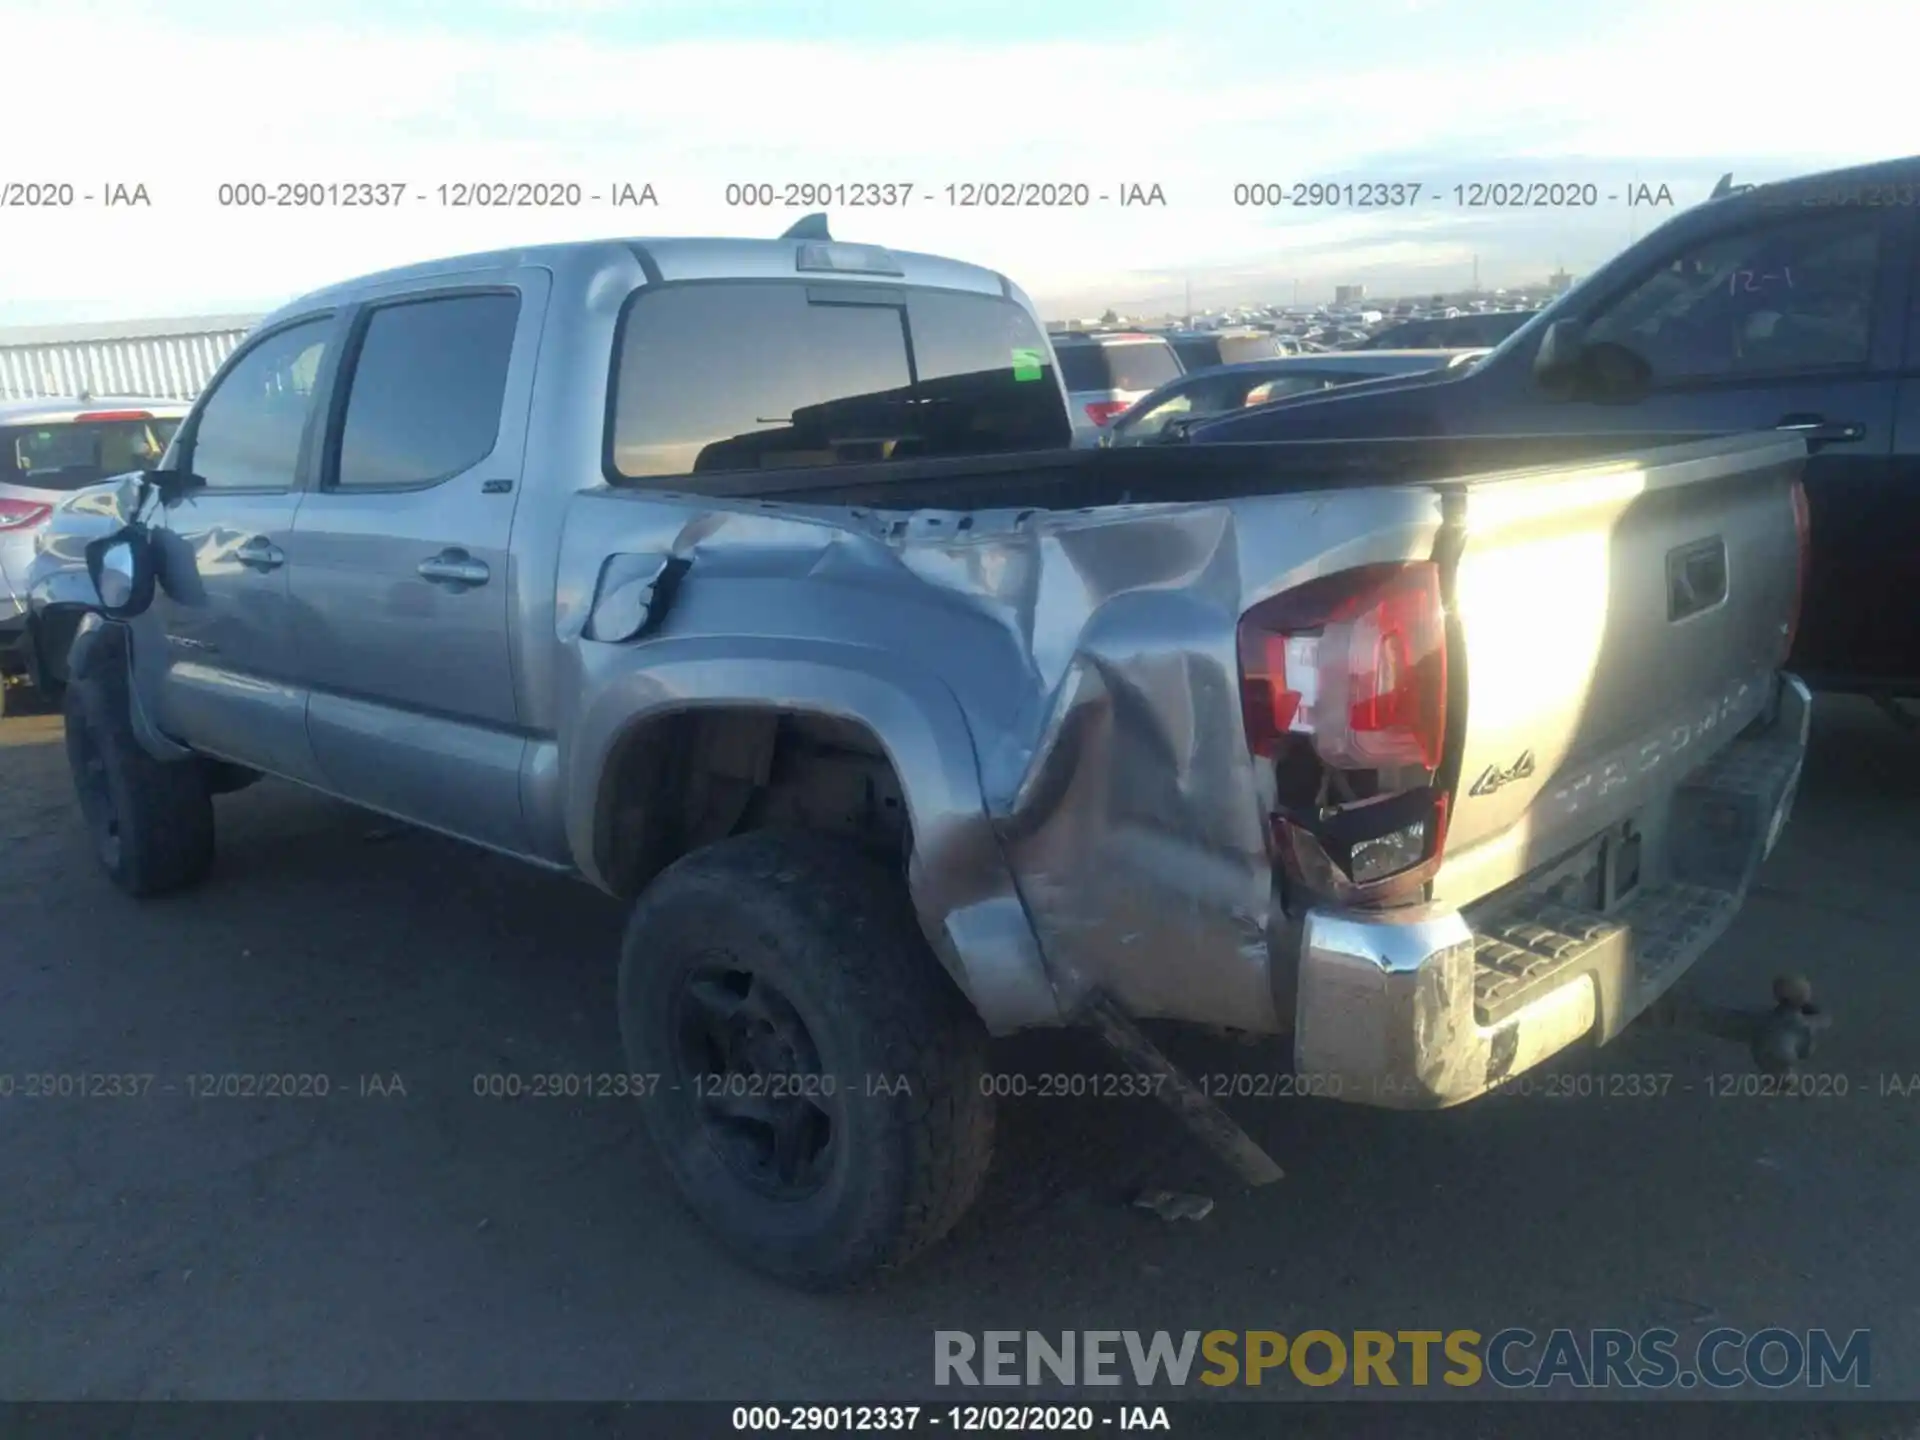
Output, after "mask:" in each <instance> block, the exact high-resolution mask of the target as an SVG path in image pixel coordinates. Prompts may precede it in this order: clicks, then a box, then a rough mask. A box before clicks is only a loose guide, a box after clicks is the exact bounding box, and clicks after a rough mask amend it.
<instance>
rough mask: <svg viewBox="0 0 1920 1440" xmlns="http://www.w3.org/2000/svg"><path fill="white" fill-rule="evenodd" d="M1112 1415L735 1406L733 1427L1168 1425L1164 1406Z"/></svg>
mask: <svg viewBox="0 0 1920 1440" xmlns="http://www.w3.org/2000/svg"><path fill="white" fill-rule="evenodd" d="M1118 1421H1119V1423H1118V1424H1117V1425H1116V1424H1115V1423H1114V1422H1115V1417H1113V1416H1103V1415H1101V1414H1100V1413H1098V1412H1097V1411H1096V1410H1095V1409H1094V1407H1093V1406H1091V1405H949V1406H947V1407H946V1408H944V1409H929V1408H927V1407H926V1406H923V1405H736V1406H734V1407H733V1428H734V1429H735V1430H736V1431H741V1432H745V1433H755V1432H758V1433H762V1434H765V1433H779V1434H805V1433H808V1432H818V1433H825V1434H844V1433H846V1432H848V1431H876V1432H885V1431H909V1430H918V1429H920V1428H921V1427H922V1426H923V1425H924V1426H926V1427H927V1428H928V1429H931V1430H945V1431H950V1432H955V1433H959V1434H981V1433H984V1434H1010V1435H1030V1434H1034V1433H1036V1432H1053V1431H1066V1432H1091V1431H1096V1430H1102V1429H1120V1430H1170V1429H1172V1428H1173V1427H1172V1426H1171V1424H1169V1423H1168V1420H1167V1416H1166V1409H1165V1407H1163V1406H1151V1407H1149V1406H1144V1405H1135V1406H1126V1407H1122V1408H1121V1409H1120V1410H1119V1412H1118Z"/></svg>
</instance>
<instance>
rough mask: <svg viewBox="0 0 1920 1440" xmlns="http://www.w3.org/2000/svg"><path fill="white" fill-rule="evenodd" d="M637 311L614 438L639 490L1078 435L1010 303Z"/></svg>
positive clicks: (716, 302) (662, 295) (734, 294)
mask: <svg viewBox="0 0 1920 1440" xmlns="http://www.w3.org/2000/svg"><path fill="white" fill-rule="evenodd" d="M875 302H878V303H875ZM627 303H628V311H627V315H626V318H625V323H624V325H623V327H622V333H621V340H620V349H619V354H618V357H617V360H616V364H615V373H614V382H613V414H612V422H611V428H610V433H609V437H608V442H609V450H610V455H609V461H610V464H611V467H612V470H613V472H614V473H615V474H616V475H618V476H621V477H623V478H626V479H633V480H639V479H648V478H653V477H659V476H670V475H690V474H706V473H710V472H715V471H737V470H759V469H769V468H785V467H792V466H817V465H850V464H860V463H867V462H873V461H882V460H909V459H926V458H931V457H938V456H955V455H981V454H992V453H997V452H1002V451H1009V450H1025V449H1054V448H1058V447H1060V446H1063V445H1065V444H1067V443H1068V441H1069V439H1070V438H1071V431H1070V428H1069V424H1068V421H1067V416H1066V411H1065V407H1064V406H1063V405H1062V403H1061V399H1060V389H1059V381H1058V379H1057V377H1056V376H1055V373H1054V369H1053V366H1052V364H1051V363H1050V362H1049V359H1048V351H1047V344H1046V340H1045V339H1044V337H1043V336H1042V335H1041V334H1040V331H1039V329H1038V327H1036V326H1035V325H1034V323H1033V321H1032V319H1031V318H1030V317H1029V316H1028V315H1027V313H1026V311H1025V310H1023V309H1021V308H1020V307H1019V306H1018V305H1016V304H1014V303H1013V302H1012V301H1009V300H1004V299H1001V298H999V297H997V296H988V295H970V294H962V293H956V292H950V291H935V290H922V289H914V288H908V287H897V288H896V287H878V286H866V285H845V284H840V285H835V284H805V283H794V282H785V281H765V282H746V281H742V282H727V283H722V284H712V285H679V286H668V287H664V288H659V289H643V290H639V291H636V292H635V294H634V296H633V297H632V299H630V300H629V301H628V302H627ZM909 338H911V344H909Z"/></svg>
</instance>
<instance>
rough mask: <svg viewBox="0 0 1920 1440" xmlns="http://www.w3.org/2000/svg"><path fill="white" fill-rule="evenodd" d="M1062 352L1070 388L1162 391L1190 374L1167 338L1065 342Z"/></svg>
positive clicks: (1061, 358)
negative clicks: (1161, 388)
mask: <svg viewBox="0 0 1920 1440" xmlns="http://www.w3.org/2000/svg"><path fill="white" fill-rule="evenodd" d="M1059 355H1060V373H1061V375H1062V376H1064V377H1065V379H1066V382H1067V389H1069V390H1158V389H1159V388H1160V387H1161V386H1162V385H1164V384H1166V383H1167V381H1169V380H1177V379H1178V378H1179V377H1180V376H1182V375H1184V374H1186V367H1185V366H1184V365H1182V364H1181V363H1180V357H1179V356H1178V355H1176V354H1175V353H1174V349H1173V346H1171V345H1170V344H1168V343H1167V342H1166V341H1165V340H1123V341H1119V342H1116V343H1113V344H1107V345H1101V344H1092V345H1089V344H1079V345H1063V346H1061V347H1060V349H1059Z"/></svg>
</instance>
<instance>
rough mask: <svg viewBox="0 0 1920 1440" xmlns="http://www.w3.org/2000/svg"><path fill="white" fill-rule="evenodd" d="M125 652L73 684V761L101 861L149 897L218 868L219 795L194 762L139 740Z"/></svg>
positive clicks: (69, 731) (69, 714) (116, 878)
mask: <svg viewBox="0 0 1920 1440" xmlns="http://www.w3.org/2000/svg"><path fill="white" fill-rule="evenodd" d="M125 664H126V662H125V658H124V654H123V653H121V652H119V651H118V650H117V649H116V650H115V651H114V652H112V653H107V654H102V655H101V656H100V657H99V658H98V660H97V661H96V662H95V663H94V664H93V665H92V666H90V667H89V668H88V670H87V673H86V674H84V675H79V676H75V677H74V678H73V679H72V680H70V681H69V682H68V684H67V686H66V695H65V705H64V709H65V713H66V735H67V764H68V766H69V768H70V769H71V770H72V772H73V788H74V791H75V794H76V795H77V796H78V797H79V800H80V812H81V815H82V817H83V819H84V820H85V822H86V827H87V834H88V837H89V838H90V839H91V840H92V842H93V849H94V854H95V856H96V857H97V858H98V859H99V861H100V865H101V868H102V869H104V870H105V871H106V872H107V875H108V877H109V878H110V879H111V880H112V881H113V883H114V884H116V885H118V886H119V887H120V888H121V889H122V890H124V891H126V892H127V893H128V894H129V895H133V896H136V897H138V898H141V899H145V898H147V897H148V896H153V895H164V894H166V893H168V892H169V891H173V890H183V889H185V888H187V887H188V886H190V885H194V884H197V883H198V882H199V881H200V880H202V879H204V878H205V877H206V874H207V871H208V870H209V869H210V868H211V867H212V865H213V798H212V796H211V795H209V794H208V791H207V783H206V777H205V774H204V772H203V771H202V770H201V768H200V766H199V765H198V764H196V763H194V762H192V761H180V762H177V763H167V762H163V761H160V760H156V759H154V758H153V757H152V756H151V755H149V754H148V753H147V752H146V751H145V750H143V749H141V747H140V742H139V741H138V740H137V739H135V738H134V734H133V723H132V719H131V712H130V711H129V708H128V696H127V675H126V668H125Z"/></svg>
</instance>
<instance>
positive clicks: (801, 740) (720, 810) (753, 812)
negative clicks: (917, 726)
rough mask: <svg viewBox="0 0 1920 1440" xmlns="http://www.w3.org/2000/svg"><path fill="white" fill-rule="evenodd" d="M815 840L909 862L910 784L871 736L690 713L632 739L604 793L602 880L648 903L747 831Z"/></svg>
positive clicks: (650, 724)
mask: <svg viewBox="0 0 1920 1440" xmlns="http://www.w3.org/2000/svg"><path fill="white" fill-rule="evenodd" d="M766 829H785V830H810V831H814V832H817V833H820V834H825V835H832V836H835V837H838V838H841V839H845V840H850V841H852V842H854V843H855V844H857V845H859V846H860V847H861V848H862V849H865V850H868V851H870V852H872V853H873V854H875V855H876V856H880V857H882V858H886V859H889V860H898V861H901V862H904V860H905V858H906V856H907V854H908V853H909V852H910V850H911V848H912V834H911V825H910V823H909V820H908V816H907V805H906V797H905V794H904V792H903V791H902V790H901V787H900V777H899V774H898V772H897V771H896V770H895V769H894V767H893V762H892V760H891V759H890V758H889V757H888V755H887V753H886V750H885V748H884V747H883V746H882V745H881V744H880V741H879V739H878V738H877V737H876V736H875V735H874V734H873V732H872V731H871V730H869V729H867V728H866V727H865V726H864V725H861V724H858V723H857V722H854V721H850V720H842V719H838V718H836V717H833V716H827V715H816V714H810V713H805V712H783V711H777V710H767V709H759V708H747V707H742V708H714V709H706V708H703V709H697V710H681V711H676V712H674V713H672V714H669V715H662V716H660V717H658V718H656V719H653V720H649V721H647V722H645V723H644V724H642V725H641V726H639V727H638V728H637V729H636V730H635V731H634V732H633V733H632V734H629V735H627V736H626V737H624V738H623V739H622V740H621V742H620V744H619V745H618V746H617V747H616V749H615V751H614V753H613V757H612V759H611V761H610V763H609V764H608V767H607V772H606V775H605V777H604V778H603V779H602V782H601V788H600V800H599V805H598V807H597V820H596V828H595V835H594V847H595V859H596V860H597V861H598V863H599V868H600V873H601V875H602V876H603V877H604V878H605V879H606V881H607V883H608V884H609V886H611V887H612V889H613V890H614V892H615V893H616V894H618V895H623V896H633V895H637V894H639V893H640V891H641V890H642V889H644V888H645V887H646V885H647V882H648V881H650V880H651V879H652V878H653V877H654V876H655V875H657V874H659V873H660V871H662V870H664V869H665V868H666V867H667V866H669V865H671V864H672V863H673V862H674V861H675V860H678V859H679V858H680V857H681V856H682V855H685V854H687V853H689V852H690V851H693V850H697V849H699V848H700V847H701V846H703V845H711V844H712V843H713V842H715V841H716V840H723V839H725V838H726V837H728V836H729V835H738V834H742V833H745V832H746V831H749V830H766Z"/></svg>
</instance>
